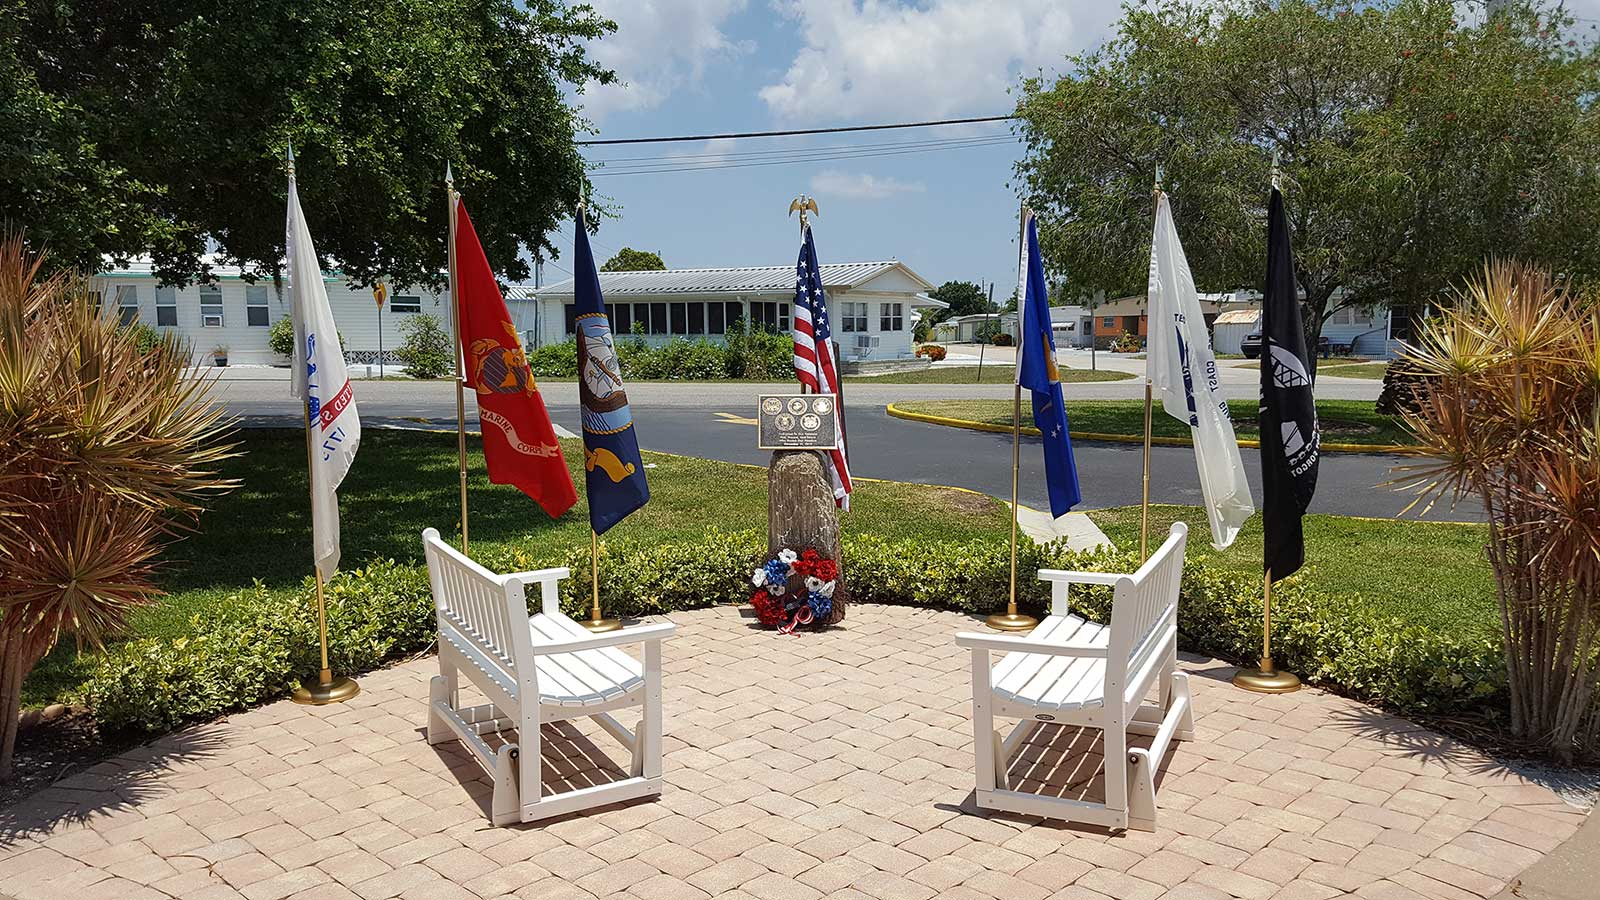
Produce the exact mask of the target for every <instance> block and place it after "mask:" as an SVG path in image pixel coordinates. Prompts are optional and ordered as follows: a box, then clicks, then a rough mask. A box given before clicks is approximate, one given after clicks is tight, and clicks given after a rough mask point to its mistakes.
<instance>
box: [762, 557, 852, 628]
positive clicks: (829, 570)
mask: <svg viewBox="0 0 1600 900" xmlns="http://www.w3.org/2000/svg"><path fill="white" fill-rule="evenodd" d="M797 577H798V578H800V579H802V580H801V581H800V582H799V584H798V585H797V586H796V587H795V589H794V590H790V587H789V585H790V582H791V580H793V579H795V578H797ZM750 583H751V584H753V585H755V588H756V589H755V592H754V593H752V594H751V595H750V605H751V606H754V607H755V610H756V618H757V619H758V620H760V622H761V624H763V625H771V626H776V627H777V629H778V631H779V633H781V634H792V633H793V632H794V630H795V629H796V628H799V627H800V626H801V625H810V624H813V623H818V624H825V623H826V622H827V621H828V617H829V616H831V615H833V594H834V591H835V590H837V589H838V586H839V564H838V563H836V562H834V561H833V560H831V559H827V558H826V557H824V556H822V554H820V553H818V552H817V551H815V550H811V549H807V550H803V551H801V552H799V553H796V552H795V551H793V550H790V549H789V548H787V547H785V548H784V549H782V550H779V551H778V555H777V556H775V557H773V558H772V559H769V560H767V561H766V562H765V563H763V564H762V565H761V567H760V568H758V569H756V570H755V572H754V573H752V574H751V576H750ZM801 587H803V588H804V590H801Z"/></svg>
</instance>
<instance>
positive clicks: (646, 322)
mask: <svg viewBox="0 0 1600 900" xmlns="http://www.w3.org/2000/svg"><path fill="white" fill-rule="evenodd" d="M635 331H637V332H638V333H639V334H648V333H649V332H650V304H648V303H635V304H633V327H632V328H630V329H628V333H629V334H632V333H633V332H635Z"/></svg>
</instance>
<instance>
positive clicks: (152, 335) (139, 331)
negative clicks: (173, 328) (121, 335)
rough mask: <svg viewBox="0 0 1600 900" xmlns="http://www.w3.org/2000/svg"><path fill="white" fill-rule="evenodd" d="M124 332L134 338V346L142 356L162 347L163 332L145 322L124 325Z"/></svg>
mask: <svg viewBox="0 0 1600 900" xmlns="http://www.w3.org/2000/svg"><path fill="white" fill-rule="evenodd" d="M122 330H123V331H125V332H127V333H128V335H129V336H131V337H132V338H133V345H134V347H135V348H136V349H137V350H138V351H139V354H140V355H141V356H142V355H146V354H148V353H149V352H150V351H151V350H154V349H155V348H156V347H158V346H160V345H161V332H159V331H157V330H156V329H155V328H154V327H152V326H151V325H149V324H147V323H145V322H134V323H132V324H131V325H124V326H122Z"/></svg>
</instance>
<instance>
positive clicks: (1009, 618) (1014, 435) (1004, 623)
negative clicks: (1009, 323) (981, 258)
mask: <svg viewBox="0 0 1600 900" xmlns="http://www.w3.org/2000/svg"><path fill="white" fill-rule="evenodd" d="M1019 218H1020V219H1021V224H1020V226H1019V228H1018V230H1017V231H1018V241H1017V270H1018V272H1021V271H1022V257H1023V254H1024V253H1026V252H1027V244H1028V207H1027V206H1026V205H1023V207H1022V210H1021V214H1020V216H1019ZM1017 300H1018V305H1017V310H1018V313H1019V315H1018V316H1017V334H1018V335H1022V334H1023V329H1022V321H1023V316H1022V315H1021V313H1022V312H1024V311H1025V310H1024V307H1025V306H1026V304H1027V302H1028V296H1027V290H1026V288H1024V289H1023V293H1022V295H1021V296H1020V297H1018V298H1017ZM1017 344H1018V346H1017V353H1018V354H1021V353H1022V352H1023V344H1024V341H1018V342H1017ZM980 346H981V345H980ZM1013 380H1014V379H1013ZM1021 468H1022V384H1021V383H1020V382H1018V383H1016V384H1014V385H1012V391H1011V593H1010V596H1009V598H1008V599H1007V601H1006V611H1005V613H1004V614H1001V613H996V614H994V615H992V616H990V617H989V619H988V622H987V623H986V624H988V626H989V627H990V628H993V629H995V630H996V631H1027V630H1029V629H1031V628H1033V627H1034V626H1035V625H1038V624H1039V620H1038V619H1035V618H1034V617H1033V616H1026V615H1023V614H1022V613H1020V612H1018V611H1017V473H1018V471H1019V470H1020V469H1021Z"/></svg>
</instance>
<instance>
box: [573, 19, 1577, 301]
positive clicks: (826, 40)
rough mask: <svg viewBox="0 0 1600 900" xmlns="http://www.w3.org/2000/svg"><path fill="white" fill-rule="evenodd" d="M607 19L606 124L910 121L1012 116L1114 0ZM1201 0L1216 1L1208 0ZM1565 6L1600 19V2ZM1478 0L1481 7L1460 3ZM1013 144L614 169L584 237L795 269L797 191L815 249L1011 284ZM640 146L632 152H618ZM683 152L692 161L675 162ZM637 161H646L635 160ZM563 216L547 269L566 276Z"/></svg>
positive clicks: (648, 128)
mask: <svg viewBox="0 0 1600 900" xmlns="http://www.w3.org/2000/svg"><path fill="white" fill-rule="evenodd" d="M590 2H592V3H593V5H594V6H595V7H597V8H598V9H599V10H600V11H601V12H602V13H604V14H605V15H607V16H608V17H610V18H611V19H613V20H615V21H616V22H617V24H618V30H617V32H616V33H615V34H613V35H611V36H610V37H607V38H605V39H603V40H600V41H597V42H595V43H594V44H593V45H592V47H591V50H592V52H593V54H594V56H595V57H596V59H598V60H599V61H600V62H601V63H602V64H604V65H606V66H608V67H610V68H612V69H613V70H615V71H616V72H617V73H618V74H619V76H620V77H621V79H622V81H623V82H624V84H622V85H613V86H606V87H598V86H591V87H590V88H589V89H588V90H586V91H584V92H583V93H581V94H579V95H577V96H576V97H575V98H574V99H575V101H576V102H577V103H579V104H580V105H581V106H582V107H583V110H584V112H585V114H586V115H587V117H588V118H589V119H590V120H591V121H592V122H593V123H594V125H595V127H596V129H597V131H598V134H597V135H596V136H597V137H601V138H627V137H654V136H662V135H683V134H713V133H720V132H738V131H764V130H773V129H787V128H811V127H829V126H838V125H858V124H874V123H885V122H909V121H917V120H926V119H944V118H961V117H969V116H984V115H996V114H1002V113H1006V112H1009V111H1010V110H1011V109H1012V108H1013V106H1014V99H1013V97H1012V95H1011V94H1010V93H1008V90H1009V89H1011V88H1014V87H1015V86H1016V84H1017V83H1018V80H1019V78H1020V77H1021V76H1022V74H1023V73H1034V72H1038V71H1041V70H1042V71H1044V72H1046V73H1059V72H1060V71H1061V70H1062V69H1063V68H1064V66H1065V59H1066V57H1067V55H1068V54H1071V53H1076V52H1079V51H1082V50H1084V49H1087V48H1090V47H1094V46H1097V45H1098V44H1100V43H1102V42H1103V41H1105V40H1106V39H1107V38H1109V37H1110V36H1111V35H1112V30H1113V28H1114V26H1115V23H1116V20H1117V19H1118V18H1119V17H1120V15H1121V3H1120V2H1118V0H590ZM1199 2H1208V0H1199ZM1544 2H1545V3H1546V4H1547V5H1548V4H1550V3H1554V2H1564V3H1565V5H1566V7H1567V8H1568V9H1569V10H1570V11H1571V12H1572V13H1574V14H1575V15H1577V16H1580V17H1583V18H1584V20H1585V22H1587V23H1593V24H1596V25H1600V0H1544ZM1458 5H1459V6H1460V7H1461V8H1462V11H1463V13H1464V14H1468V15H1473V14H1481V8H1482V7H1481V4H1478V3H1468V2H1463V3H1460V4H1458ZM1009 133H1010V130H1009V125H1008V124H1007V123H993V124H987V125H980V126H957V127H944V128H930V129H915V130H906V131H890V132H876V133H865V134H859V135H834V136H817V137H803V138H768V139H755V140H744V141H737V142H724V143H707V142H693V143H680V144H646V145H628V146H622V147H597V148H586V150H587V152H586V154H585V155H586V156H587V158H588V159H589V160H591V161H592V162H603V161H606V160H611V161H613V162H612V163H611V165H610V168H611V169H612V170H613V171H614V170H615V169H616V168H617V167H618V166H626V165H635V166H637V165H640V162H639V161H638V160H637V158H639V157H665V156H674V155H675V156H687V157H695V159H694V160H693V162H695V163H699V164H707V163H711V164H724V165H725V164H730V163H733V162H748V161H750V158H748V157H747V158H744V159H735V158H733V157H728V158H726V159H722V160H720V161H719V160H718V159H716V157H717V156H718V155H719V154H726V153H748V152H752V151H772V150H786V149H788V150H801V149H806V148H819V147H836V146H861V145H868V144H885V143H890V142H903V141H912V140H926V139H949V138H963V137H966V138H978V137H981V136H984V135H995V136H1005V135H1007V134H1009ZM1020 155H1021V145H1020V143H1017V142H1014V141H1008V142H1003V143H1000V144H991V145H986V146H979V147H973V148H964V149H948V150H942V151H938V152H931V153H919V154H905V155H891V156H881V157H877V158H856V159H834V160H822V161H809V162H805V163H801V164H795V165H783V166H763V167H749V168H724V169H712V170H707V171H698V172H675V173H660V174H635V175H606V174H604V173H605V169H604V168H602V169H600V170H599V171H598V172H597V173H596V177H595V178H594V184H595V187H596V190H597V192H598V194H599V197H597V199H600V200H603V201H604V202H606V203H607V204H608V205H610V206H611V207H613V208H614V209H615V211H616V212H617V217H616V218H611V219H606V220H604V221H603V222H602V224H601V228H600V232H599V234H598V235H597V236H596V237H595V239H594V243H595V252H596V255H597V256H599V257H600V258H601V259H604V258H606V257H608V256H610V255H611V253H612V252H614V251H615V250H616V249H617V248H620V247H623V246H630V247H634V248H638V249H647V250H655V251H657V252H659V253H660V254H661V255H662V258H663V259H664V260H665V261H666V263H667V265H668V266H671V267H675V268H677V267H691V266H737V265H773V264H783V265H792V264H793V262H794V258H795V255H796V249H797V235H796V223H795V221H794V220H792V219H790V218H788V216H787V210H788V207H789V201H790V200H791V199H792V198H793V197H794V196H795V195H797V194H799V193H801V192H802V191H803V192H806V193H809V194H812V195H814V196H815V197H816V198H817V202H818V203H819V205H820V206H821V209H822V214H821V216H820V217H818V219H817V221H816V224H815V233H816V238H817V252H818V255H819V257H820V258H821V260H822V261H823V262H825V263H826V262H847V261H861V260H868V259H883V258H888V257H894V258H897V259H900V260H901V261H903V262H905V263H906V264H907V265H909V266H911V268H912V269H914V270H916V271H917V272H918V273H920V274H921V275H922V276H923V277H924V278H927V279H928V280H929V281H932V282H933V283H934V284H936V285H937V284H940V283H943V282H944V281H946V280H950V279H962V280H969V281H983V282H988V281H993V282H995V297H996V299H997V300H1003V299H1004V298H1006V297H1008V296H1010V293H1011V290H1012V288H1013V287H1014V286H1015V282H1016V232H1017V194H1016V191H1015V190H1014V189H1013V188H1011V187H1010V186H1009V185H1008V182H1009V181H1010V180H1011V178H1012V166H1013V164H1014V163H1015V162H1016V161H1017V159H1018V158H1019V156H1020ZM622 158H631V161H628V162H616V160H619V159H622ZM686 162H687V161H686ZM646 164H647V165H648V163H646ZM571 238H572V230H571V224H570V223H567V224H566V225H564V226H563V228H562V235H560V236H557V237H555V240H556V242H557V245H558V246H560V247H562V248H563V249H562V254H561V258H560V259H557V260H555V261H554V262H553V263H552V264H551V265H547V266H546V269H545V278H546V282H547V283H548V282H550V281H555V280H560V279H562V278H565V277H567V274H568V273H567V271H566V270H567V269H569V268H570V266H571V252H570V248H571Z"/></svg>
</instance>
